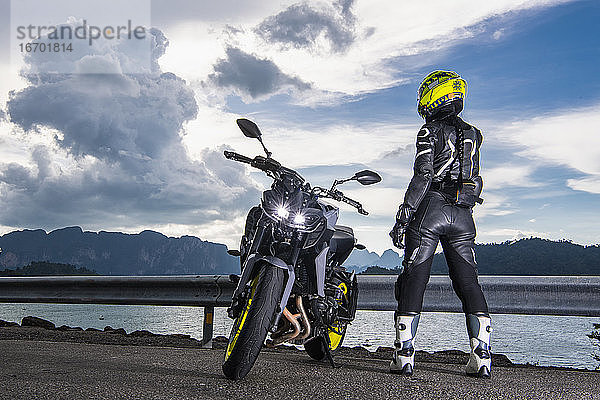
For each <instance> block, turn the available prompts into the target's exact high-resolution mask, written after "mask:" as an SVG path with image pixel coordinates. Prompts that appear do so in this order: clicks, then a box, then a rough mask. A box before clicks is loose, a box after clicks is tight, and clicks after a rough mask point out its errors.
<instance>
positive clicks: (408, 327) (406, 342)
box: [390, 313, 421, 376]
mask: <svg viewBox="0 0 600 400" xmlns="http://www.w3.org/2000/svg"><path fill="white" fill-rule="evenodd" d="M420 317H421V314H417V313H411V314H406V315H397V316H396V341H395V342H394V347H395V348H396V349H395V350H394V358H393V359H392V361H391V362H390V372H391V373H393V374H400V375H407V376H410V375H412V373H413V368H414V366H415V348H414V344H413V341H414V339H415V335H416V334H417V326H418V325H419V318H420Z"/></svg>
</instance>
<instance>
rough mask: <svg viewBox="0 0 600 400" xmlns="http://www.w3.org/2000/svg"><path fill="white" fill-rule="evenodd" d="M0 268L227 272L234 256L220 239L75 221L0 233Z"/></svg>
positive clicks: (231, 270) (232, 268) (133, 272)
mask: <svg viewBox="0 0 600 400" xmlns="http://www.w3.org/2000/svg"><path fill="white" fill-rule="evenodd" d="M0 248H2V253H0V268H4V269H7V268H19V267H23V266H24V265H27V264H29V263H30V262H33V261H51V262H56V263H65V264H72V265H74V266H76V267H85V268H89V269H92V270H94V271H96V272H97V273H99V274H101V275H176V274H229V273H235V272H238V271H239V260H238V259H237V258H236V257H232V256H230V255H228V254H227V247H226V246H225V245H224V244H220V243H212V242H208V241H204V240H201V239H199V238H197V237H195V236H188V235H185V236H181V237H179V238H174V237H167V236H165V235H163V234H162V233H160V232H155V231H150V230H145V231H142V232H140V233H136V234H128V233H122V232H108V231H99V232H91V231H84V230H83V229H81V227H79V226H72V227H66V228H61V229H56V230H53V231H50V232H46V231H44V230H43V229H35V230H30V229H24V230H19V231H13V232H9V233H7V234H5V235H2V236H0Z"/></svg>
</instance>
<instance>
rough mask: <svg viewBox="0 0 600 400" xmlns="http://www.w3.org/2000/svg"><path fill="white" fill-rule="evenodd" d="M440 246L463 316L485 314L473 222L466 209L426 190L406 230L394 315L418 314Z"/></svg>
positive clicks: (445, 197) (486, 309)
mask: <svg viewBox="0 0 600 400" xmlns="http://www.w3.org/2000/svg"><path fill="white" fill-rule="evenodd" d="M440 241H441V243H442V247H443V249H444V255H445V257H446V262H447V263H448V269H449V273H450V279H451V280H452V287H453V288H454V291H455V292H456V294H457V295H458V297H459V298H460V301H461V302H462V308H463V311H464V312H465V313H467V314H475V313H486V314H487V312H488V307H487V303H486V301H485V297H484V295H483V292H482V291H481V286H480V285H479V282H478V280H477V263H476V261H475V251H474V243H475V223H474V222H473V215H472V211H471V209H470V208H465V207H458V206H456V205H454V204H453V202H452V200H451V199H449V198H448V197H447V196H446V195H444V194H442V193H440V192H437V191H432V190H430V191H429V192H428V193H427V194H426V195H425V198H424V199H423V201H422V202H421V204H420V206H419V208H418V209H417V211H416V212H415V216H414V218H413V219H412V221H411V223H410V224H409V226H408V229H407V231H406V249H405V251H404V271H403V272H402V274H400V275H399V276H398V280H397V281H396V300H398V310H397V315H402V314H411V313H420V312H421V308H422V305H423V294H424V293H425V286H426V285H427V282H429V275H430V273H431V264H432V262H433V256H434V254H435V249H436V248H437V245H438V242H440Z"/></svg>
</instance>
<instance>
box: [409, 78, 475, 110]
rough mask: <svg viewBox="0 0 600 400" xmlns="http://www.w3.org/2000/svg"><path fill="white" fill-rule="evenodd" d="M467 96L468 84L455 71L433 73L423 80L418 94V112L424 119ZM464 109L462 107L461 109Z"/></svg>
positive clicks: (461, 100)
mask: <svg viewBox="0 0 600 400" xmlns="http://www.w3.org/2000/svg"><path fill="white" fill-rule="evenodd" d="M466 95H467V82H466V81H465V80H464V79H463V78H461V77H460V75H458V74H457V73H456V72H454V71H433V72H432V73H430V74H429V75H427V76H426V77H425V79H423V82H421V85H419V90H418V92H417V112H418V113H419V115H420V116H421V117H423V118H425V117H429V116H431V115H433V114H435V112H436V110H439V109H440V108H441V107H444V106H446V105H448V104H450V103H453V102H457V101H460V102H461V105H462V102H463V101H464V98H465V97H466ZM461 109H462V107H461Z"/></svg>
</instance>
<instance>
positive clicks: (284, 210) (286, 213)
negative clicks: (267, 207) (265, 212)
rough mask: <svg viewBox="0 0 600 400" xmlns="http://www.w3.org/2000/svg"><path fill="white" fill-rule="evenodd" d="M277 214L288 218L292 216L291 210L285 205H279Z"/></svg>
mask: <svg viewBox="0 0 600 400" xmlns="http://www.w3.org/2000/svg"><path fill="white" fill-rule="evenodd" d="M276 212H277V216H278V217H280V218H283V219H287V217H289V216H290V211H289V210H288V209H287V207H285V206H281V207H277V211H276Z"/></svg>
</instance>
